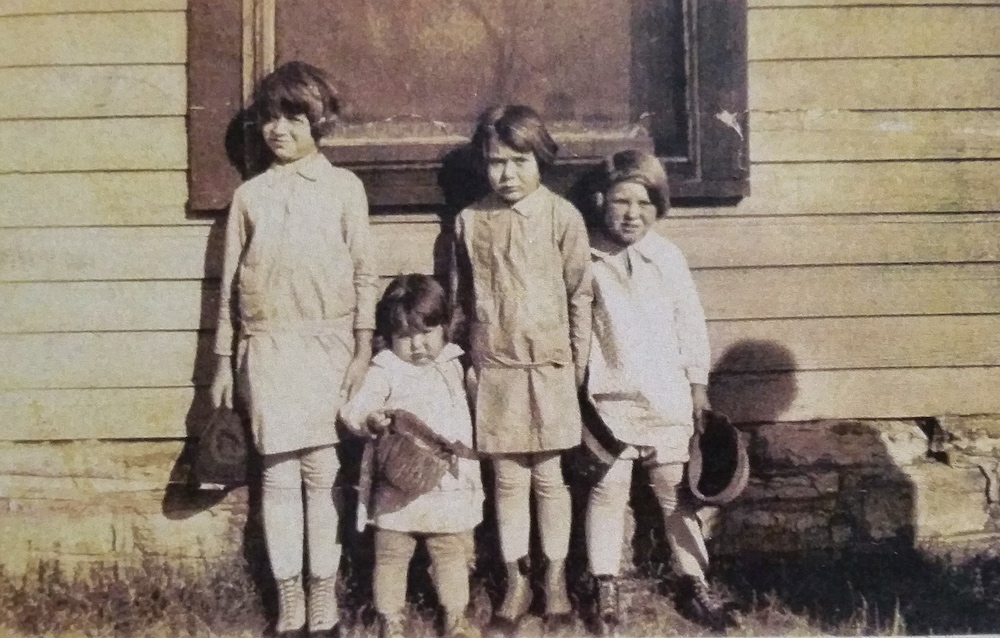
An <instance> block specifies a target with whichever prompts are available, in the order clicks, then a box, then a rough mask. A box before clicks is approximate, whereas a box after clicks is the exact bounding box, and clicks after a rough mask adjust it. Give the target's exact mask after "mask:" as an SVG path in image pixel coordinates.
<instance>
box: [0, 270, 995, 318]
mask: <svg viewBox="0 0 1000 638" xmlns="http://www.w3.org/2000/svg"><path fill="white" fill-rule="evenodd" d="M694 278H695V283H696V285H697V286H698V293H699V295H700V297H701V302H702V305H703V306H704V307H705V314H706V315H707V316H708V318H709V320H722V319H786V318H796V317H851V316H854V317H869V316H872V317H873V316H880V315H951V314H954V315H960V314H997V313H1000V264H992V263H991V264H962V265H952V264H948V265H903V266H895V265H893V266H884V265H876V266H821V267H782V268H740V269H710V270H701V271H698V270H696V271H695V272H694ZM0 295H2V292H0Z"/></svg>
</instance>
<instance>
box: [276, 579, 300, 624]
mask: <svg viewBox="0 0 1000 638" xmlns="http://www.w3.org/2000/svg"><path fill="white" fill-rule="evenodd" d="M277 585H278V621H277V622H276V623H275V625H274V631H275V633H277V634H278V635H279V636H285V635H288V636H294V635H296V634H297V633H298V632H301V631H302V629H303V628H304V627H305V624H306V596H305V592H304V591H303V590H302V577H301V576H292V577H291V578H286V579H284V580H279V581H277Z"/></svg>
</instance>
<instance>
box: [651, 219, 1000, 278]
mask: <svg viewBox="0 0 1000 638" xmlns="http://www.w3.org/2000/svg"><path fill="white" fill-rule="evenodd" d="M660 230H661V231H662V232H663V233H664V234H665V235H666V236H667V237H669V238H671V239H673V240H674V242H675V243H676V244H677V245H678V246H679V247H680V248H681V250H682V251H683V252H684V254H685V255H686V256H687V259H688V263H689V264H690V265H691V266H693V267H695V268H720V267H722V268H724V267H748V266H793V265H794V266H811V265H833V264H893V263H941V262H975V261H985V262H989V261H996V260H997V259H998V257H1000V242H997V241H996V236H997V235H996V233H997V232H998V231H1000V219H997V218H996V217H995V216H989V215H984V216H979V215H954V216H951V215H948V216H924V215H906V216H891V217H878V216H866V217H863V218H862V217H860V216H853V217H843V216H831V217H822V218H818V217H812V218H806V219H802V218H781V217H777V218H755V217H750V218H742V219H741V218H714V219H674V220H671V219H669V218H668V219H667V220H665V221H664V222H663V223H662V224H661V226H660Z"/></svg>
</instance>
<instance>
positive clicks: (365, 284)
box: [215, 153, 377, 454]
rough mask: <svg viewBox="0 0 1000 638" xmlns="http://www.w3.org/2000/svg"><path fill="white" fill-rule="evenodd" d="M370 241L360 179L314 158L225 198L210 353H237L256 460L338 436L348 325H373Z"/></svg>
mask: <svg viewBox="0 0 1000 638" xmlns="http://www.w3.org/2000/svg"><path fill="white" fill-rule="evenodd" d="M369 243H370V242H369V230H368V203H367V198H366V197H365V192H364V187H363V186H362V184H361V181H360V180H359V179H358V178H357V176H355V175H354V174H353V173H351V172H350V171H348V170H345V169H342V168H337V167H334V166H332V165H331V164H330V162H329V161H328V160H327V159H326V158H325V157H324V156H323V155H321V154H319V153H315V154H312V155H310V156H308V157H305V158H303V159H300V160H298V161H296V162H293V163H291V164H287V165H274V166H272V167H271V168H270V169H268V170H267V171H265V172H264V173H263V174H261V175H259V176H257V177H255V178H253V179H251V180H249V181H247V182H246V183H244V184H243V185H241V186H240V187H239V188H238V189H237V190H236V192H235V194H234V195H233V202H232V206H231V208H230V212H229V219H228V220H227V225H226V243H225V257H224V260H223V271H222V282H221V287H220V288H221V289H220V294H219V320H218V330H217V332H216V339H215V352H216V353H217V354H220V355H231V354H234V352H235V367H236V389H237V392H238V394H239V395H240V397H241V398H242V400H243V401H244V403H245V404H246V407H247V409H248V412H249V414H250V422H251V429H252V431H253V435H254V442H255V444H256V446H257V448H258V450H259V451H260V452H261V453H262V454H276V453H280V452H288V451H292V450H299V449H304V448H309V447H316V446H320V445H329V444H332V443H335V442H336V441H337V432H336V427H335V425H336V418H337V411H338V410H339V409H340V406H341V403H342V400H343V399H342V397H341V396H340V385H341V383H342V382H343V378H344V373H345V371H346V369H347V366H348V364H349V363H350V361H351V359H352V357H353V354H354V330H355V329H373V328H374V324H375V319H374V313H375V297H376V294H377V289H376V277H375V274H374V272H373V269H372V265H371V261H370V258H369ZM234 331H235V333H236V340H235V341H236V343H235V347H234V343H233V342H234V339H233V337H234Z"/></svg>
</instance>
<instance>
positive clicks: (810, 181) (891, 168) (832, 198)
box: [671, 160, 1000, 217]
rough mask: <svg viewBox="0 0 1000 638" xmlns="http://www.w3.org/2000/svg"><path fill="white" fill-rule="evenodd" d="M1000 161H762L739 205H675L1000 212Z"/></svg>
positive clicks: (808, 211)
mask: <svg viewBox="0 0 1000 638" xmlns="http://www.w3.org/2000/svg"><path fill="white" fill-rule="evenodd" d="M998 174H1000V162H998V161H995V160H985V161H961V160H959V161H926V162H905V161H899V162H865V163H850V162H829V163H822V164H811V163H803V164H757V165H755V166H754V167H753V170H752V171H751V172H750V189H751V193H752V194H751V195H750V197H746V198H744V199H743V200H741V201H740V202H739V204H737V205H735V206H729V207H714V208H674V209H673V211H672V212H671V215H672V216H674V217H681V216H692V215H710V216H728V215H754V216H761V215H827V214H856V213H945V212H963V211H969V212H974V211H997V210H1000V180H998V179H997V178H996V176H997V175H998Z"/></svg>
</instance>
